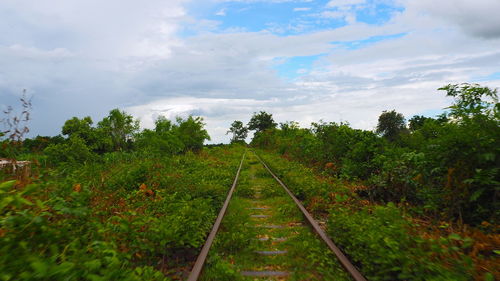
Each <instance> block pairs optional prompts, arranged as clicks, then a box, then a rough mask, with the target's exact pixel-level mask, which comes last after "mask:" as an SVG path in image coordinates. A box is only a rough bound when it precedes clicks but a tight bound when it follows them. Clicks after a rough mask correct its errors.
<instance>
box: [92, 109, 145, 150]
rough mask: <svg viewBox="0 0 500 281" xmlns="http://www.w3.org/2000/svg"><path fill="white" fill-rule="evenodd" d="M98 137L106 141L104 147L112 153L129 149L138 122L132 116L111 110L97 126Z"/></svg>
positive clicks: (137, 127)
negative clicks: (108, 147)
mask: <svg viewBox="0 0 500 281" xmlns="http://www.w3.org/2000/svg"><path fill="white" fill-rule="evenodd" d="M97 127H98V130H99V133H100V137H101V138H103V139H105V140H107V141H106V142H105V146H109V145H110V146H111V148H112V150H114V151H121V150H124V149H127V148H130V146H131V142H132V138H133V135H134V133H135V132H136V131H137V130H139V121H138V120H134V118H133V117H132V115H130V114H128V113H126V112H125V111H120V110H119V109H113V110H111V111H110V112H109V115H108V116H106V117H104V119H102V121H100V122H99V123H98V124H97Z"/></svg>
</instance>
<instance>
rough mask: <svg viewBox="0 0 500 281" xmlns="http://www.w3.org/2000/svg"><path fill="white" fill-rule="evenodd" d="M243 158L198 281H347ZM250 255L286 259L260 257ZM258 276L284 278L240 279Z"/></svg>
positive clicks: (275, 189) (258, 168)
mask: <svg viewBox="0 0 500 281" xmlns="http://www.w3.org/2000/svg"><path fill="white" fill-rule="evenodd" d="M247 156H248V157H247V159H246V160H245V163H244V166H243V170H242V172H241V175H240V179H239V183H238V186H237V189H236V192H235V194H234V197H233V199H232V201H231V203H230V205H229V209H228V212H227V214H226V217H225V218H224V220H223V222H222V225H221V229H220V230H219V233H218V234H217V237H216V240H215V242H214V245H213V246H212V249H211V251H210V254H209V257H208V261H207V264H206V266H205V269H204V272H203V275H202V278H201V280H262V279H265V280H350V279H349V277H348V276H347V274H346V273H345V272H344V270H343V269H342V268H341V266H340V264H339V263H338V262H337V260H336V258H335V256H334V255H333V253H331V252H330V250H329V249H328V248H327V247H326V245H324V244H323V242H322V241H321V240H320V239H319V238H318V237H317V235H316V234H315V233H314V232H313V231H312V229H311V228H310V227H309V226H308V225H307V224H306V222H305V220H304V219H303V216H302V214H301V212H300V210H299V209H298V208H297V207H296V206H295V203H294V202H293V201H292V199H291V198H290V197H289V196H288V195H287V194H286V193H285V191H284V190H283V189H282V188H281V187H280V186H279V185H278V184H277V183H276V182H275V180H274V179H273V178H272V177H271V175H270V174H269V173H268V172H267V171H266V170H265V169H264V168H263V166H262V165H261V164H260V162H258V160H257V158H256V157H255V156H254V155H253V154H252V153H248V154H247ZM252 208H267V209H262V210H261V209H252ZM252 215H263V216H266V217H252ZM274 226H278V227H276V228H275V227H274ZM255 251H286V253H285V254H278V255H261V254H259V253H256V252H255ZM263 270H269V271H285V272H289V276H287V277H262V278H258V277H245V276H242V275H241V274H240V272H241V271H263Z"/></svg>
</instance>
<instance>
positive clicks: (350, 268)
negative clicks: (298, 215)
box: [252, 151, 367, 281]
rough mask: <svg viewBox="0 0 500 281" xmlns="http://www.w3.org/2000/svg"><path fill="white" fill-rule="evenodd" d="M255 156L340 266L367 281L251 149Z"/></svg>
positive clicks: (359, 278) (358, 278) (354, 276)
mask: <svg viewBox="0 0 500 281" xmlns="http://www.w3.org/2000/svg"><path fill="white" fill-rule="evenodd" d="M252 152H253V153H254V154H255V156H257V158H258V159H259V161H260V162H261V163H262V165H263V166H264V167H265V168H266V170H267V171H268V172H269V173H270V174H271V175H272V176H273V178H274V179H275V180H276V181H277V182H278V183H279V184H280V185H281V187H283V188H284V189H285V191H286V192H287V193H288V195H290V197H292V199H293V201H294V202H295V204H297V206H298V207H299V209H300V210H301V211H302V214H304V216H305V217H306V219H307V221H308V222H309V224H311V226H312V228H313V229H314V231H316V233H317V234H318V235H319V236H320V237H321V239H322V240H323V241H324V242H325V243H326V244H327V245H328V248H330V250H332V252H333V253H334V254H335V256H336V257H337V259H338V260H339V262H340V263H341V264H342V266H343V267H344V268H345V270H347V272H349V274H350V275H351V277H352V278H353V279H354V280H356V281H367V280H366V278H365V277H364V276H363V275H362V274H361V273H360V272H359V270H358V269H357V268H356V267H355V266H354V265H353V264H352V263H351V261H349V259H348V258H347V257H346V256H345V255H344V253H342V251H341V250H340V249H339V248H338V247H337V246H336V245H335V243H333V241H332V240H331V239H330V237H328V235H326V233H325V232H324V231H323V229H321V227H320V226H319V224H318V223H317V222H316V221H315V220H314V218H313V217H312V216H311V214H309V212H308V211H307V210H306V208H304V206H303V205H302V203H300V201H299V200H298V199H297V198H296V197H295V196H294V195H293V193H292V192H291V191H290V190H289V189H288V187H287V186H286V185H285V184H284V183H283V182H282V181H281V180H280V179H279V178H278V177H277V176H276V175H275V174H274V173H273V171H271V169H270V168H269V167H268V166H267V165H266V163H264V161H262V159H261V158H260V157H259V155H257V153H255V151H252Z"/></svg>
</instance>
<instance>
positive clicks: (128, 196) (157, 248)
mask: <svg viewBox="0 0 500 281" xmlns="http://www.w3.org/2000/svg"><path fill="white" fill-rule="evenodd" d="M241 152H242V150H241V149H239V148H235V149H222V148H212V149H206V150H203V151H201V152H199V153H197V154H194V153H187V154H184V155H177V156H174V155H166V156H163V157H160V156H152V155H147V154H143V153H124V152H115V153H110V154H104V155H103V156H101V157H100V159H99V161H93V162H86V163H85V164H78V163H75V162H73V163H61V164H60V165H59V166H57V167H53V168H51V167H45V168H43V169H41V171H42V174H40V175H39V176H38V177H36V178H31V179H25V180H24V181H19V180H8V178H7V177H6V176H4V177H3V180H4V181H3V182H2V183H1V184H0V251H1V252H2V253H3V254H2V255H1V256H0V280H165V279H168V277H165V274H166V276H170V277H173V278H179V277H180V276H181V275H182V273H183V271H186V269H187V270H189V268H186V266H189V264H188V262H191V261H192V260H193V259H194V258H195V257H196V254H197V251H198V249H199V248H200V247H201V245H203V243H204V240H205V237H206V235H207V233H208V232H209V230H210V229H211V227H212V223H213V221H214V220H215V217H216V215H217V212H218V210H219V209H220V207H221V205H222V202H223V200H224V198H225V194H226V193H227V190H228V187H229V186H230V185H231V181H232V178H233V177H234V173H235V172H236V169H237V165H238V161H239V159H240V157H241Z"/></svg>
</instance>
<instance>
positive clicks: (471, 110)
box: [438, 83, 500, 120]
mask: <svg viewBox="0 0 500 281" xmlns="http://www.w3.org/2000/svg"><path fill="white" fill-rule="evenodd" d="M438 90H442V91H446V95H447V96H449V97H454V98H455V103H454V104H453V105H452V106H450V107H448V108H449V109H451V112H450V115H451V116H453V117H455V118H457V119H460V120H466V119H471V118H475V117H478V116H486V117H494V118H497V119H498V117H499V113H500V112H499V109H500V104H499V103H498V95H497V89H490V88H488V87H481V86H480V85H478V84H468V83H463V84H454V85H453V84H449V85H447V86H444V87H441V88H439V89H438Z"/></svg>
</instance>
